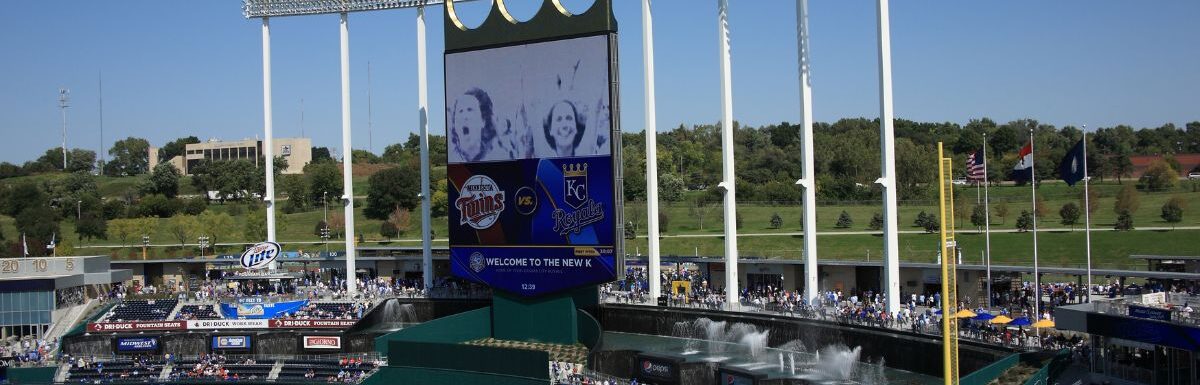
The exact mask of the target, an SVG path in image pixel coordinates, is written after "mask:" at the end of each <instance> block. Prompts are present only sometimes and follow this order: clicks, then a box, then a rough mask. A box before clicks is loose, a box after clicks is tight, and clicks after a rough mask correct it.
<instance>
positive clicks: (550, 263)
mask: <svg viewBox="0 0 1200 385" xmlns="http://www.w3.org/2000/svg"><path fill="white" fill-rule="evenodd" d="M613 39H615V35H610V34H603V35H596V36H585V37H576V38H571V39H564V40H555V41H545V42H538V43H530V44H518V45H512V46H505V47H498V48H488V49H481V50H473V51H465V52H453V53H447V54H446V56H445V70H446V80H445V84H446V106H447V111H446V122H447V138H448V140H447V144H448V147H449V148H448V149H447V154H448V162H449V164H448V166H447V182H448V184H449V185H448V186H447V187H448V190H447V191H448V194H449V205H450V207H449V210H448V219H449V223H450V229H449V232H450V234H449V238H450V258H451V270H452V271H453V273H454V274H455V275H456V276H459V277H462V278H465V279H468V280H471V281H475V282H480V283H484V284H487V285H489V286H491V287H493V288H495V289H499V290H504V291H507V292H510V293H516V294H519V295H523V296H527V297H532V296H540V295H544V294H549V293H552V292H557V291H562V290H567V289H571V288H576V287H581V286H587V285H594V284H598V283H602V282H608V281H612V280H613V279H615V277H616V269H615V267H614V266H615V254H616V253H617V251H616V247H617V242H619V238H618V234H617V226H618V224H619V223H620V221H619V217H618V216H619V215H620V212H619V210H618V206H619V204H620V186H619V185H617V184H616V183H615V181H616V174H617V171H618V170H616V167H615V166H616V164H617V163H616V162H617V161H619V156H614V153H616V154H619V152H618V151H619V149H617V148H615V144H614V142H613V140H612V139H611V135H612V131H613V130H614V123H613V121H612V118H611V113H612V111H611V110H612V108H611V105H612V101H613V97H612V93H613V81H612V75H611V73H610V71H611V65H612V64H613V63H612V62H611V59H612V54H611V53H612V51H613V50H615V48H613V44H612V43H611V42H612V40H613Z"/></svg>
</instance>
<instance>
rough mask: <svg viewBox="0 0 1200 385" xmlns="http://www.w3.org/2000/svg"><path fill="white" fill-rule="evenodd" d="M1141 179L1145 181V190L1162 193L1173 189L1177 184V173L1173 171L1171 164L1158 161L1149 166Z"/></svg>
mask: <svg viewBox="0 0 1200 385" xmlns="http://www.w3.org/2000/svg"><path fill="white" fill-rule="evenodd" d="M1142 178H1145V180H1146V189H1148V190H1150V191H1164V190H1168V189H1172V188H1175V186H1176V185H1177V184H1178V183H1179V172H1178V171H1175V168H1173V167H1171V164H1169V163H1167V162H1166V161H1163V160H1161V159H1160V160H1156V161H1154V163H1151V164H1150V167H1149V168H1147V169H1146V173H1145V174H1142Z"/></svg>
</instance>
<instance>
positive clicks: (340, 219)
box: [329, 210, 346, 239]
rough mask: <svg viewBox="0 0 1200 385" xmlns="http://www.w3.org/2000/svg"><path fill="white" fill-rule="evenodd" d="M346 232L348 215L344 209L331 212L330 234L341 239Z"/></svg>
mask: <svg viewBox="0 0 1200 385" xmlns="http://www.w3.org/2000/svg"><path fill="white" fill-rule="evenodd" d="M345 234H346V215H345V214H344V213H343V212H342V210H336V211H330V212H329V236H330V237H335V238H338V239H341V238H342V236H343V235H345Z"/></svg>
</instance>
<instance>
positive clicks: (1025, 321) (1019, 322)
mask: <svg viewBox="0 0 1200 385" xmlns="http://www.w3.org/2000/svg"><path fill="white" fill-rule="evenodd" d="M1032 324H1033V322H1030V321H1029V317H1021V318H1017V319H1015V320H1012V322H1009V323H1008V326H1029V325H1032Z"/></svg>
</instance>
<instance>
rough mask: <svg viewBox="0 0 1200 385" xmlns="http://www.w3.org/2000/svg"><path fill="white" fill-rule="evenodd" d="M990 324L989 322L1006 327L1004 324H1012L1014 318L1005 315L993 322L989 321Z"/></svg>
mask: <svg viewBox="0 0 1200 385" xmlns="http://www.w3.org/2000/svg"><path fill="white" fill-rule="evenodd" d="M988 322H989V323H994V324H999V325H1004V324H1007V323H1009V322H1012V318H1008V316H1004V315H1002V316H998V317H996V318H992V320H991V321H988Z"/></svg>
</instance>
